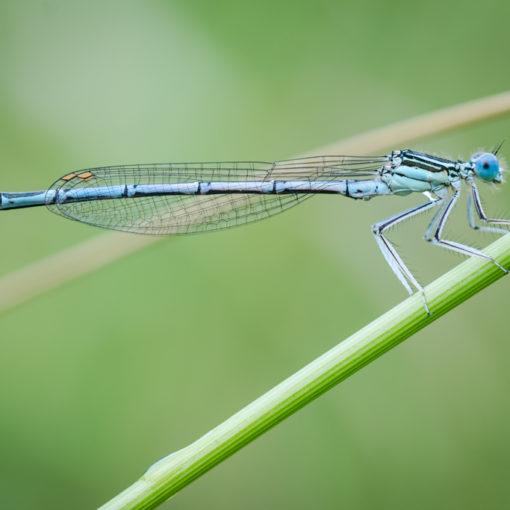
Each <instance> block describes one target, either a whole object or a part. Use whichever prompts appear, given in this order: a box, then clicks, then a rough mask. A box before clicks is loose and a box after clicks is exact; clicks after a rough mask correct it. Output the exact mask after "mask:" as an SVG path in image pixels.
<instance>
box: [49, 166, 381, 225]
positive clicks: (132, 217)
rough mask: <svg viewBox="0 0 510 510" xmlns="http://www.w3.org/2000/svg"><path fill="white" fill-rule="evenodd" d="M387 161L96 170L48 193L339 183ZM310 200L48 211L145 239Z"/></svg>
mask: <svg viewBox="0 0 510 510" xmlns="http://www.w3.org/2000/svg"><path fill="white" fill-rule="evenodd" d="M385 161H386V157H382V156H377V157H370V158H365V157H356V156H321V157H311V158H301V159H294V160H285V161H277V162H274V163H267V162H258V161H253V162H223V163H162V164H152V165H126V166H113V167H103V168H93V169H89V170H83V171H81V172H77V173H71V174H68V175H66V176H64V177H62V178H61V179H59V180H58V181H57V182H55V183H54V184H53V186H52V187H51V188H50V191H52V190H54V191H57V192H58V190H61V189H65V190H69V189H73V188H97V187H105V188H108V187H112V186H118V185H132V184H137V185H140V184H172V183H183V182H197V181H201V182H209V181H229V182H245V181H262V180H287V179H307V180H317V179H320V180H338V179H346V178H348V177H355V178H362V177H368V176H373V174H374V173H375V172H376V171H377V170H378V169H379V168H381V166H382V165H383V164H384V162H385ZM309 196H311V195H310V194H305V193H299V194H298V193H295V194H282V195H276V194H274V195H273V194H270V195H265V194H262V195H261V194H250V193H236V194H227V193H225V194H218V195H166V196H146V197H137V198H127V197H126V198H117V199H111V200H97V199H95V200H90V201H82V202H69V203H65V202H64V203H58V201H57V203H56V204H51V205H48V208H49V209H50V210H51V211H53V212H55V213H57V214H60V215H62V216H65V217H66V218H70V219H73V220H77V221H81V222H83V223H88V224H90V225H95V226H99V227H104V228H109V229H114V230H122V231H126V232H136V233H142V234H153V235H159V234H183V233H191V232H203V231H209V230H217V229H222V228H227V227H231V226H234V225H241V224H244V223H248V222H250V221H255V220H259V219H263V218H267V217H268V216H271V215H273V214H276V213H279V212H281V211H283V210H285V209H287V208H289V207H292V206H293V205H296V204H297V203H299V202H301V201H303V200H305V199H306V198H308V197H309Z"/></svg>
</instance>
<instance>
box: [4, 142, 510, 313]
mask: <svg viewBox="0 0 510 510" xmlns="http://www.w3.org/2000/svg"><path fill="white" fill-rule="evenodd" d="M500 147H501V145H500V146H498V147H497V148H496V149H495V150H493V151H492V152H490V153H489V152H477V153H475V154H473V156H471V158H470V159H469V160H468V161H465V162H464V161H461V160H458V161H451V160H448V159H444V158H439V157H436V156H431V155H429V154H423V153H420V152H416V151H412V150H409V149H407V150H397V151H393V152H392V153H391V154H389V155H387V156H374V157H362V156H321V157H309V158H300V159H293V160H285V161H276V162H274V163H264V162H259V161H253V162H224V163H163V164H152V165H125V166H111V167H99V168H92V169H88V170H82V171H79V172H71V173H69V174H67V175H64V176H63V177H61V178H60V179H59V180H58V181H57V182H55V183H54V184H53V186H51V187H50V188H49V189H48V190H46V191H35V192H26V193H0V209H14V208H21V207H32V206H39V205H46V206H47V207H48V208H49V209H50V210H51V211H53V212H55V213H57V214H60V215H62V216H64V217H66V218H70V219H73V220H77V221H81V222H84V223H88V224H90V225H96V226H99V227H105V228H110V229H115V230H122V231H127V232H136V233H141V234H183V233H190V232H203V231H209V230H216V229H221V228H227V227H231V226H234V225H240V224H243V223H248V222H250V221H255V220H259V219H262V218H266V217H268V216H271V215H273V214H276V213H279V212H281V211H283V210H284V209H287V208H289V207H292V206H293V205H295V204H297V203H299V202H302V201H303V200H304V199H305V198H308V197H310V196H312V195H315V194H318V193H330V194H339V195H344V196H346V197H349V198H353V199H362V200H369V199H370V198H372V197H375V196H379V195H399V196H402V195H408V194H410V193H422V194H423V195H425V197H426V198H427V201H426V202H425V203H422V204H419V205H417V206H415V207H412V208H410V209H407V210H405V211H403V212H401V213H399V214H396V215H394V216H392V217H390V218H388V219H386V220H383V221H380V222H379V223H376V224H375V225H373V227H372V231H373V234H374V236H375V240H376V241H377V244H378V245H379V248H380V249H381V251H382V254H383V255H384V258H385V259H386V261H387V262H388V264H389V266H390V267H391V269H392V270H393V272H394V273H395V274H396V276H397V277H398V279H399V280H400V282H401V283H402V284H403V285H404V287H405V288H406V289H407V291H408V292H409V293H410V294H412V293H413V289H412V288H413V287H414V289H416V290H417V291H418V292H419V293H421V295H422V297H423V301H424V304H425V309H426V311H427V313H430V312H429V309H428V306H427V301H426V299H425V292H424V290H423V287H422V286H421V285H420V284H419V283H418V281H417V280H416V278H415V277H414V276H413V274H412V273H411V271H410V270H409V269H408V267H407V266H406V265H405V263H404V262H403V260H402V259H401V257H400V256H399V254H398V253H397V251H396V250H395V248H394V246H393V245H392V244H391V243H390V241H389V240H388V238H387V237H386V236H385V234H384V233H385V231H386V230H387V229H389V228H390V227H393V226H394V225H396V224H398V223H400V222H402V221H404V220H406V219H409V218H411V217H412V216H415V215H417V214H418V213H421V212H424V211H426V210H428V209H432V208H435V207H437V208H438V211H437V213H436V214H435V216H434V217H433V219H432V221H431V222H430V224H429V226H428V228H427V230H426V231H425V235H424V237H425V239H426V240H427V241H430V242H431V243H433V244H435V245H437V246H442V247H443V248H447V249H449V250H453V251H457V252H460V253H462V254H464V255H472V256H476V257H481V258H484V259H488V260H490V261H491V262H493V263H494V264H496V265H497V266H498V267H499V268H501V270H502V271H504V272H505V273H506V272H507V270H506V269H505V268H504V267H502V266H501V265H500V264H499V263H498V262H497V261H496V260H494V259H492V258H491V257H489V256H488V255H485V254H484V253H482V252H481V251H479V250H477V249H476V248H473V247H470V246H467V245H464V244H460V243H457V242H454V241H450V240H447V239H444V238H443V237H442V233H443V230H444V227H445V223H446V221H447V219H448V216H449V215H450V213H451V211H452V209H453V207H454V206H455V204H456V203H457V200H458V199H459V195H460V191H461V186H462V183H463V182H465V183H466V184H467V185H468V186H469V187H470V189H471V195H470V197H469V202H468V222H469V225H470V226H471V227H472V228H474V229H478V230H487V231H491V232H497V233H506V231H505V230H503V229H501V228H496V227H494V226H488V225H491V224H492V225H509V224H510V220H503V219H493V218H488V217H487V216H486V214H485V212H484V210H483V207H482V203H481V201H480V195H479V192H478V188H477V185H476V182H475V179H478V180H479V181H482V182H487V183H501V182H502V169H501V167H500V164H499V161H498V158H497V153H498V150H499V148H500ZM475 213H476V215H478V217H479V219H480V220H481V221H482V223H484V224H486V225H485V226H481V227H479V226H477V225H476V224H475Z"/></svg>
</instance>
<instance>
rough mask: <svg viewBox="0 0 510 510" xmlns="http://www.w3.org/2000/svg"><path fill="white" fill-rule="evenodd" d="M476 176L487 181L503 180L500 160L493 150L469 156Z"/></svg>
mask: <svg viewBox="0 0 510 510" xmlns="http://www.w3.org/2000/svg"><path fill="white" fill-rule="evenodd" d="M469 162H470V163H471V164H472V165H473V170H474V172H475V175H476V177H478V178H480V179H482V180H483V181H486V182H497V183H499V182H503V177H502V171H501V168H500V165H499V160H498V158H497V157H496V155H495V154H493V153H491V152H476V153H475V154H473V155H472V156H471V158H469Z"/></svg>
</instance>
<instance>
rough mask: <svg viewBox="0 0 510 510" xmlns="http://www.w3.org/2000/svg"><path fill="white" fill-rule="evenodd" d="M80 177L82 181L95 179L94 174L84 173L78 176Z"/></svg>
mask: <svg viewBox="0 0 510 510" xmlns="http://www.w3.org/2000/svg"><path fill="white" fill-rule="evenodd" d="M78 177H79V178H80V179H81V180H82V181H88V180H89V179H91V178H92V177H94V174H93V173H92V172H82V173H81V174H78Z"/></svg>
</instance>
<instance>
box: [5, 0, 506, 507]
mask: <svg viewBox="0 0 510 510" xmlns="http://www.w3.org/2000/svg"><path fill="white" fill-rule="evenodd" d="M509 15H510V8H509V4H508V1H507V0H488V1H486V2H483V3H482V4H480V3H479V2H474V1H471V2H460V1H453V2H445V1H438V0H431V1H429V2H398V1H393V2H390V1H383V2H381V1H377V0H365V1H358V2H339V1H326V0H321V1H314V2H300V1H297V2H296V1H283V2H278V1H274V0H272V1H268V0H259V1H258V2H232V1H230V2H229V1H222V0H219V1H215V2H210V1H206V0H203V1H191V2H190V1H184V0H181V1H171V2H170V1H168V2H165V1H146V2H128V1H122V2H120V1H116V2H99V1H97V0H95V1H91V2H79V1H76V0H73V1H67V2H64V1H52V0H47V1H32V2H14V1H5V0H3V1H1V2H0V73H1V80H0V168H1V177H2V179H1V180H2V182H1V188H2V190H6V191H21V190H32V189H45V188H46V187H48V186H49V185H50V184H51V183H52V182H53V181H54V180H55V179H56V178H57V177H59V176H60V175H62V174H65V173H66V172H68V171H70V170H76V169H81V168H87V167H91V166H97V165H110V164H111V165H113V164H122V163H147V162H154V161H186V160H194V161H197V160H213V161H214V160H230V159H258V160H260V159H262V160H272V159H281V158H285V157H292V156H294V155H297V154H300V153H303V152H305V151H309V150H312V149H314V148H315V147H318V146H321V145H324V144H326V143H330V142H333V141H336V140H339V139H341V138H344V137H348V136H351V135H354V134H356V133H361V132H363V131H366V130H369V129H372V128H374V127H380V126H384V125H386V124H389V123H392V122H394V121H398V120H402V119H406V118H409V117H412V116H414V115H417V114H420V113H423V112H427V111H430V110H434V109H437V108H441V107H444V106H449V105H451V104H455V103H459V102H462V101H466V100H469V99H473V98H477V97H481V96H484V95H488V94H493V93H496V92H500V91H504V90H506V89H508V88H510V87H509V86H510V68H509V66H508V55H509V50H510V47H509V43H508V17H509ZM509 133H510V118H508V119H500V120H496V121H491V122H489V123H485V124H480V125H478V126H476V127H471V128H469V129H463V130H461V131H457V132H455V133H453V134H448V135H441V136H437V137H435V138H430V139H426V140H421V141H420V142H419V143H417V144H414V145H413V148H415V149H418V150H426V151H431V152H434V153H438V154H444V155H446V156H451V157H453V158H457V157H463V158H467V157H469V155H470V154H471V153H472V152H474V151H476V150H478V149H480V148H485V149H490V148H491V147H492V146H493V145H494V144H495V143H497V142H498V141H500V140H501V139H504V138H506V139H508V137H509ZM394 148H401V147H394ZM402 148H403V147H402ZM502 152H503V155H505V153H506V154H507V155H509V154H510V144H507V146H504V147H503V151H502ZM486 191H488V193H486V194H485V195H486V200H489V201H490V203H491V205H490V207H488V209H489V211H490V212H492V213H494V214H501V215H505V214H506V215H507V217H508V216H509V215H510V206H509V203H510V186H508V185H507V189H506V190H505V189H503V190H501V191H500V192H498V193H492V192H491V191H490V190H486ZM419 200H420V198H419V197H410V198H391V199H380V200H373V201H372V202H371V203H366V204H365V203H360V202H354V201H351V200H347V199H338V197H321V198H316V199H314V200H311V201H308V202H306V203H304V204H303V205H301V206H299V207H297V208H295V209H292V210H290V211H288V212H287V213H285V214H282V215H280V216H277V217H275V218H273V219H270V220H266V221H263V222H260V223H256V224H252V225H248V226H245V227H242V228H238V229H231V230H228V231H224V232H220V233H215V234H204V235H196V236H188V237H178V238H166V239H162V240H161V241H160V242H158V243H156V244H153V245H151V246H150V247H148V248H146V249H144V250H141V251H139V252H137V253H134V254H132V255H130V256H128V257H125V258H123V259H121V260H119V261H116V262H115V263H112V264H110V265H108V266H106V267H104V268H103V269H101V270H98V271H96V272H94V273H91V274H89V275H87V276H85V277H82V278H80V279H77V280H75V281H73V282H71V283H68V284H66V285H64V286H62V287H60V288H58V289H56V290H54V291H52V292H50V293H47V294H45V295H43V296H40V297H38V298H36V299H33V300H31V301H30V302H27V303H25V304H23V305H21V306H18V307H16V308H14V309H12V310H10V311H8V312H4V313H2V315H1V316H0V331H1V350H2V356H1V361H0V409H1V420H0V431H1V438H2V439H1V441H0V470H1V474H0V500H1V502H0V506H1V507H2V508H9V509H28V508H30V509H32V508H38V509H56V508H66V509H67V508H73V509H88V508H94V507H96V506H98V505H100V504H101V503H103V502H105V501H106V500H108V499H109V498H111V497H113V496H114V495H115V494H116V493H117V492H119V491H120V490H122V489H124V488H125V487H126V486H127V485H129V484H130V483H131V482H133V481H134V480H135V479H136V478H137V477H138V476H139V475H140V474H141V473H142V472H143V471H144V470H145V469H146V468H147V467H148V466H149V465H150V464H152V463H153V462H155V461H156V460H158V459H159V458H161V457H162V456H164V455H166V454H168V453H170V452H172V451H175V450H177V449H179V448H182V447H183V446H185V445H186V444H188V443H189V442H191V441H193V440H194V439H196V438H198V437H199V436H200V435H202V434H203V433H205V432H207V431H208V430H209V429H210V428H212V427H214V426H215V425H217V424H218V423H220V422H221V421H222V420H224V419H225V418H227V417H228V416H230V415H231V414H232V413H234V412H235V411H237V410H238V409H239V408H241V407H242V406H244V405H245V404H247V403H248V402H250V401H251V400H252V399H254V398H256V397H257V396H259V395H260V394H261V393H263V392H264V391H266V390H268V389H269V388H271V387H272V386H273V385H275V384H276V383H278V382H279V381H281V380H282V379H283V378H284V377H286V376H288V375H290V374H291V373H293V372H294V371H296V370H297V369H299V368H300V367H301V366H303V365H304V364H306V363H307V362H308V361H310V360H311V359H313V358H315V357H316V356H318V355H319V354H321V353H322V352H324V351H325V350H327V349H328V348H330V347H331V346H333V345H334V344H336V343H337V342H338V341H340V340H341V339H343V338H344V337H346V336H347V335H349V334H350V333H352V332H354V331H356V330H357V329H358V328H360V327H361V326H363V325H364V324H365V323H367V322H368V321H370V320H372V319H374V318H375V317H377V316H378V315H379V314H381V313H382V312H384V311H385V310H387V309H388V308H389V307H390V306H393V305H394V304H396V303H398V302H399V301H400V300H401V299H403V298H405V297H406V294H405V291H404V289H403V288H402V287H401V285H400V284H399V282H398V281H397V279H396V278H395V277H394V275H393V274H392V273H391V271H390V270H389V269H388V267H387V265H386V263H385V262H384V260H383V258H382V256H381V255H380V253H379V251H378V249H377V246H376V244H375V242H374V240H373V238H372V235H371V231H370V225H371V224H372V223H374V222H375V221H377V220H379V219H382V218H384V217H387V216H389V215H391V214H393V213H395V212H397V211H399V210H401V209H403V208H405V207H408V206H409V205H410V204H414V203H417V201H419ZM459 209H460V211H459V212H458V217H457V218H455V219H454V220H453V223H452V228H451V229H450V231H449V234H450V236H451V237H452V238H453V239H455V240H460V241H469V242H472V243H475V244H477V245H478V246H484V245H486V244H487V243H488V242H490V241H491V238H490V237H484V236H479V235H476V234H474V233H470V232H469V231H468V230H469V229H468V228H467V226H466V222H465V212H464V207H463V206H461V207H459ZM1 220H2V221H1V223H0V232H1V238H2V243H1V244H2V249H1V255H0V257H1V259H0V260H1V265H0V272H1V274H8V273H10V272H12V271H13V270H15V269H18V268H22V267H24V266H25V265H27V264H29V263H31V262H33V261H37V260H39V259H41V258H43V257H45V256H48V255H50V254H53V253H56V252H59V251H60V250H62V249H64V248H66V247H69V246H73V245H75V244H76V243H79V242H80V241H82V240H85V239H87V238H92V237H94V236H97V235H98V234H100V233H101V232H100V231H99V230H96V229H94V228H92V227H87V226H85V225H81V224H78V223H75V222H70V221H65V220H64V219H62V218H60V217H57V216H55V215H53V214H50V213H49V212H47V211H45V210H44V209H27V210H21V211H17V212H9V213H2V214H1ZM426 223H427V218H418V219H417V220H416V221H413V222H412V223H411V224H410V225H407V226H402V228H399V229H398V231H396V232H395V233H394V235H393V239H395V240H396V242H397V244H398V245H399V247H400V249H401V251H402V253H403V254H404V256H405V258H406V260H407V261H409V264H410V266H411V267H412V268H413V269H414V270H415V271H416V273H417V275H418V276H419V277H420V278H421V280H422V281H423V282H428V281H430V280H431V279H432V278H434V277H436V276H438V275H440V274H441V273H442V272H443V271H445V270H447V269H448V268H450V267H452V266H453V265H454V264H456V263H458V262H460V261H461V257H455V256H453V255H451V254H448V253H443V252H442V251H441V250H439V249H437V248H436V249H435V248H433V247H430V246H428V245H426V243H423V242H421V236H422V232H423V230H424V228H425V225H426ZM509 285H510V281H509V280H508V279H503V280H500V281H499V282H498V283H497V284H495V285H493V286H492V287H491V288H490V289H488V290H486V291H484V292H483V293H481V294H480V295H478V296H476V297H475V298H473V299H471V300H470V301H469V302H468V303H465V304H464V305H462V306H461V307H460V308H459V309H458V310H455V311H453V312H452V313H450V314H448V316H446V317H444V318H442V319H441V320H439V321H437V322H436V323H434V324H432V325H431V326H430V327H428V328H427V329H425V330H424V331H422V332H420V333H418V334H416V335H415V337H414V338H413V339H412V340H410V341H407V342H406V343H404V344H403V345H401V346H400V347H398V348H397V349H395V350H393V351H392V352H390V353H389V354H387V355H385V356H384V357H383V358H381V359H380V360H378V361H377V362H375V363H373V364H372V365H371V366H369V367H367V368H365V369H364V370H363V371H361V372H360V373H359V374H357V375H356V376H354V377H352V378H351V379H349V380H348V381H346V382H345V383H343V384H342V385H341V386H340V387H338V388H336V389H334V390H333V391H330V392H329V393H328V394H327V395H325V396H323V397H322V398H320V399H319V400H317V401H316V402H315V403H313V404H312V405H310V406H308V407H307V408H306V409H304V410H302V411H300V412H299V413H298V414H297V415H295V416H294V417H292V418H291V419H289V420H287V421H286V422H284V423H283V424H281V425H279V426H278V427H277V428H276V429H274V430H272V431H271V432H270V433H268V434H266V435H265V436H263V437H262V438H260V439H259V440H257V441H256V442H255V443H254V444H252V445H250V446H249V447H247V448H246V449H244V450H242V451H241V452H239V453H238V454H236V455H235V456H234V457H232V458H231V459H229V460H228V461H227V462H225V463H224V464H222V465H221V466H219V467H218V468H216V469H214V470H213V471H212V472H210V473H208V474H207V475H206V476H204V477H203V478H201V479H200V480H198V481H197V482H195V483H193V484H192V485H191V486H189V487H188V488H186V489H185V490H184V491H183V492H182V493H180V494H179V495H178V496H176V497H175V498H174V499H173V500H172V501H170V502H167V503H166V504H164V505H163V507H164V508H179V509H192V508H193V509H194V508H203V507H207V508H210V509H215V508H217V509H220V508H221V509H230V508H232V509H234V508H239V507H242V508H246V509H252V508H253V509H255V508H261V507H263V508H297V509H307V508H324V509H330V508H331V509H333V508H350V509H368V508H370V509H372V508H399V509H400V508H406V509H409V508H413V509H418V508H419V509H421V508H423V509H425V508H452V507H463V508H469V509H471V508H473V509H475V508H476V509H478V508H503V507H508V505H509V504H510V494H509V485H508V477H509V475H510V467H509V466H510V462H509V457H510V437H509V434H508V421H509V419H510V405H509V401H508V390H509V388H510V375H509V372H508V368H507V367H508V360H509V359H510V343H509V342H508V337H509V336H508V325H507V323H506V322H505V318H504V317H503V315H504V314H505V313H506V312H505V310H507V309H508V295H509V288H510V287H509ZM502 314H503V315H502Z"/></svg>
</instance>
